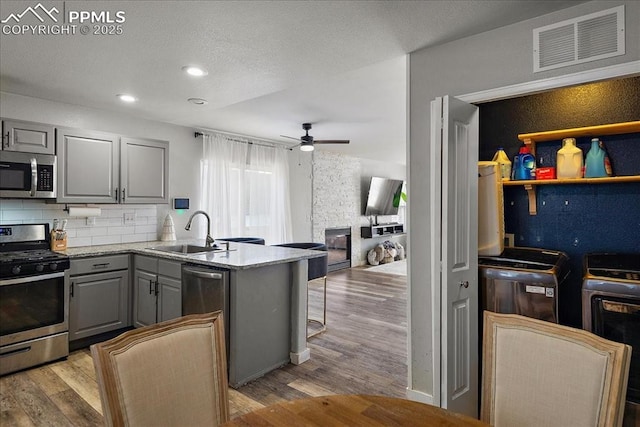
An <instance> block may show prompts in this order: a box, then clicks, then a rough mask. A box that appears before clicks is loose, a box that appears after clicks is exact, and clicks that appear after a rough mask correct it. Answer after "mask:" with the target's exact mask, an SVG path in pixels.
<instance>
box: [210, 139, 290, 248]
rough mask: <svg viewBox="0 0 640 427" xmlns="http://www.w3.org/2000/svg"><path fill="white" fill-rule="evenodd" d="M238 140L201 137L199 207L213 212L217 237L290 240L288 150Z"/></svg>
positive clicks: (215, 235)
mask: <svg viewBox="0 0 640 427" xmlns="http://www.w3.org/2000/svg"><path fill="white" fill-rule="evenodd" d="M238 139H239V138H233V139H231V138H229V137H227V136H225V135H221V134H205V135H204V137H203V152H202V159H201V161H200V185H201V187H200V188H201V194H200V201H201V203H200V209H202V210H204V211H205V212H207V213H208V214H209V216H210V217H211V234H212V236H213V238H214V239H217V238H224V237H262V238H263V239H265V242H266V244H268V245H272V244H278V243H286V242H290V241H291V233H292V232H291V206H290V203H289V164H288V162H287V153H286V151H285V149H284V148H280V147H270V146H264V145H258V143H249V142H250V141H249V140H247V141H246V142H240V141H238ZM201 230H204V229H201Z"/></svg>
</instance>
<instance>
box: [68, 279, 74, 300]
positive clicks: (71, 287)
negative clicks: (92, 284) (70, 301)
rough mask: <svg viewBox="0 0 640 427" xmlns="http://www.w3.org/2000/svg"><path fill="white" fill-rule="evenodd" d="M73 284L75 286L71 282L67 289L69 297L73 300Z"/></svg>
mask: <svg viewBox="0 0 640 427" xmlns="http://www.w3.org/2000/svg"><path fill="white" fill-rule="evenodd" d="M74 284H75V283H74V282H71V286H70V287H69V293H70V295H71V298H73V285H74Z"/></svg>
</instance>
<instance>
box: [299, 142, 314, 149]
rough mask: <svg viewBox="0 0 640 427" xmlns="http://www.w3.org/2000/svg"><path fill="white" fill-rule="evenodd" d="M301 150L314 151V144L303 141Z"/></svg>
mask: <svg viewBox="0 0 640 427" xmlns="http://www.w3.org/2000/svg"><path fill="white" fill-rule="evenodd" d="M300 151H313V144H312V143H308V142H307V143H305V142H303V143H302V144H300Z"/></svg>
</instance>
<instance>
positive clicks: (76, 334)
mask: <svg viewBox="0 0 640 427" xmlns="http://www.w3.org/2000/svg"><path fill="white" fill-rule="evenodd" d="M69 291H70V294H71V295H70V298H69V340H70V341H73V340H76V339H79V338H86V337H90V336H93V335H97V334H101V333H103V332H108V331H113V330H116V329H120V328H124V327H127V326H129V316H128V304H129V297H128V295H129V273H128V271H127V270H121V271H113V272H109V273H98V274H88V275H84V276H75V277H71V284H70V288H69Z"/></svg>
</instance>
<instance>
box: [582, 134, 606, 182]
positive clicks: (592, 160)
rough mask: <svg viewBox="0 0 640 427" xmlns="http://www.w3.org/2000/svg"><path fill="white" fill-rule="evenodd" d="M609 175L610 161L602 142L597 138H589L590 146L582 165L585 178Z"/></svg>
mask: <svg viewBox="0 0 640 427" xmlns="http://www.w3.org/2000/svg"><path fill="white" fill-rule="evenodd" d="M605 176H611V163H610V162H609V156H607V152H606V151H605V150H604V148H603V145H602V142H601V141H600V140H599V139H598V138H593V139H592V140H591V148H590V149H589V152H588V153H587V160H586V162H585V167H584V177H585V178H602V177H605Z"/></svg>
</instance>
